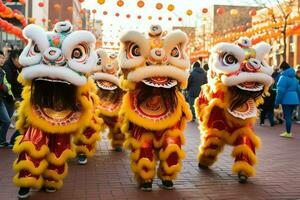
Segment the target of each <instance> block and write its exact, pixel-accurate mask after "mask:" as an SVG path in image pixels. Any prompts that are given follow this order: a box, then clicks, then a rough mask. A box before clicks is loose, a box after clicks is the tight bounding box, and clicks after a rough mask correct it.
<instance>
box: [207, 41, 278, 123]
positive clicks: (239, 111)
mask: <svg viewBox="0 0 300 200" xmlns="http://www.w3.org/2000/svg"><path fill="white" fill-rule="evenodd" d="M270 48H271V47H270V45H269V44H267V43H265V42H261V43H259V44H257V45H255V46H252V44H251V40H250V39H249V38H247V37H242V38H240V39H239V40H238V41H237V42H236V43H233V44H231V43H219V44H217V45H216V46H215V47H214V48H213V49H212V51H211V56H210V58H209V67H210V69H209V72H208V83H209V85H210V86H211V87H212V88H213V87H214V86H216V85H219V86H222V87H223V88H226V90H227V92H226V93H227V94H226V95H227V96H228V101H229V104H228V111H229V112H230V113H231V114H232V115H233V116H235V117H238V118H244V119H246V118H251V117H256V106H257V102H259V100H261V99H262V96H263V95H264V93H266V91H267V90H268V88H269V86H270V85H271V84H272V82H273V79H272V77H271V75H272V72H273V70H272V68H271V67H270V66H269V65H268V64H267V63H266V61H265V57H266V55H268V54H269V51H270Z"/></svg>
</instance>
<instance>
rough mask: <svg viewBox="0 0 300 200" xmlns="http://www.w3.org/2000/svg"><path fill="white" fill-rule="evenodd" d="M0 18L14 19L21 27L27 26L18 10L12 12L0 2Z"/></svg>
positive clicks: (0, 0)
mask: <svg viewBox="0 0 300 200" xmlns="http://www.w3.org/2000/svg"><path fill="white" fill-rule="evenodd" d="M0 17H1V18H9V19H12V18H16V19H17V20H18V21H19V22H20V23H21V25H22V26H23V27H25V26H26V25H27V23H26V19H25V16H24V15H23V14H22V13H21V12H20V11H19V10H12V9H11V8H9V7H7V6H6V5H5V4H4V3H3V2H2V0H0Z"/></svg>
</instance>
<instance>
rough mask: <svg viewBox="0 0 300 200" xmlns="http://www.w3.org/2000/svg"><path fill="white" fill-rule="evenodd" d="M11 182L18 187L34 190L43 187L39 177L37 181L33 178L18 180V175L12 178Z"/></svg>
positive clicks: (41, 179)
mask: <svg viewBox="0 0 300 200" xmlns="http://www.w3.org/2000/svg"><path fill="white" fill-rule="evenodd" d="M13 182H14V184H15V185H16V186H18V187H27V188H36V189H40V188H41V187H42V186H43V182H44V180H43V178H42V177H41V176H40V177H39V178H38V179H36V178H34V177H22V178H19V173H17V174H16V175H15V176H14V177H13Z"/></svg>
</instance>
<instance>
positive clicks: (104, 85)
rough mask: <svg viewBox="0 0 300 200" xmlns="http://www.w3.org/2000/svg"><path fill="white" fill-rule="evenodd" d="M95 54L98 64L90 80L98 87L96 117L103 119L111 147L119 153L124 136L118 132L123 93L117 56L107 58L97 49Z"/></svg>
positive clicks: (106, 55)
mask: <svg viewBox="0 0 300 200" xmlns="http://www.w3.org/2000/svg"><path fill="white" fill-rule="evenodd" d="M96 52H97V56H98V62H97V65H96V66H95V67H94V68H93V72H92V74H91V75H90V78H91V79H92V80H93V81H94V82H95V83H96V85H97V87H98V88H97V94H98V97H99V103H98V104H97V111H98V115H99V116H100V117H101V118H103V120H104V125H105V127H106V128H108V129H109V134H108V138H109V139H111V146H112V147H113V148H114V149H115V150H116V151H121V150H122V147H123V143H124V141H125V135H124V134H123V133H122V132H121V130H120V127H121V124H120V123H121V120H120V118H119V116H118V113H119V111H120V108H121V104H122V98H123V95H124V92H123V91H122V90H121V88H120V81H119V76H118V72H119V65H118V61H117V59H116V58H117V56H116V55H114V54H112V55H110V56H108V54H107V53H106V52H105V51H104V50H102V49H98V50H97V51H96Z"/></svg>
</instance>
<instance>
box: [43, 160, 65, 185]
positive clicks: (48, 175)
mask: <svg viewBox="0 0 300 200" xmlns="http://www.w3.org/2000/svg"><path fill="white" fill-rule="evenodd" d="M67 174H68V164H67V163H65V164H64V172H63V173H62V174H59V173H57V171H55V170H50V169H46V170H45V172H44V173H43V177H44V178H45V179H47V178H52V179H54V180H57V181H58V180H62V179H64V178H65V177H66V176H67Z"/></svg>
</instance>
